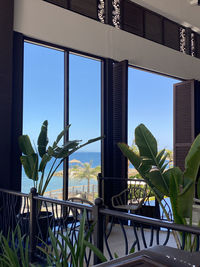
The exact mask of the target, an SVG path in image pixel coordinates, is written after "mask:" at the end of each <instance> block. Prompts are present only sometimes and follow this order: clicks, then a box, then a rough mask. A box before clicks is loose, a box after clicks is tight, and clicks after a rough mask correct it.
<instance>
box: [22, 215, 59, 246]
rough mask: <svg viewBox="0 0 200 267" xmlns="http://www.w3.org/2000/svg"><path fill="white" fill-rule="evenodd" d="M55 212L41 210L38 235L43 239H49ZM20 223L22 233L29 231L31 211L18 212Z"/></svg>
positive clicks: (37, 225) (37, 229) (37, 228)
mask: <svg viewBox="0 0 200 267" xmlns="http://www.w3.org/2000/svg"><path fill="white" fill-rule="evenodd" d="M53 219H54V217H53V213H52V212H46V211H41V212H40V213H39V216H38V218H37V220H36V222H33V223H36V236H37V237H38V238H39V239H42V240H43V241H47V239H48V228H49V227H50V228H52V226H53ZM18 220H19V224H20V226H21V231H22V235H24V234H28V233H29V221H30V212H26V213H23V214H18Z"/></svg>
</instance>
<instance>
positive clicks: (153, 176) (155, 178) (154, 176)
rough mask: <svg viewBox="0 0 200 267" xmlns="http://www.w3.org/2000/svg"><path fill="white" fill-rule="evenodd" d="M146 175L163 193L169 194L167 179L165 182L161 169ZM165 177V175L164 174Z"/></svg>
mask: <svg viewBox="0 0 200 267" xmlns="http://www.w3.org/2000/svg"><path fill="white" fill-rule="evenodd" d="M146 176H147V177H148V178H149V179H150V181H151V183H152V184H153V185H154V187H156V188H157V189H158V190H159V191H160V192H161V193H162V194H163V195H166V196H168V195H169V190H168V187H166V183H167V181H166V183H164V182H163V179H162V177H161V174H160V172H159V171H157V170H155V171H151V172H149V173H148V174H147V175H146ZM163 177H165V176H164V175H163Z"/></svg>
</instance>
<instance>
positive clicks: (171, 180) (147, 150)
mask: <svg viewBox="0 0 200 267" xmlns="http://www.w3.org/2000/svg"><path fill="white" fill-rule="evenodd" d="M135 142H136V145H137V147H138V150H139V154H136V153H135V152H134V151H133V150H132V149H131V148H129V146H128V145H127V144H124V143H119V144H118V146H119V148H120V149H121V151H122V153H123V154H124V155H125V156H126V157H127V158H128V159H129V160H130V162H131V163H132V164H133V166H134V167H135V169H136V170H137V171H138V173H139V174H140V175H141V176H142V178H143V179H144V180H145V181H146V183H147V184H148V185H149V186H150V188H151V189H152V191H153V192H154V194H155V196H156V198H157V200H158V202H159V203H160V205H161V207H162V209H163V211H164V213H165V216H166V218H167V219H168V220H170V218H169V216H168V213H167V211H166V210H165V208H164V206H163V204H162V199H163V197H164V196H167V197H169V198H170V202H171V207H172V211H173V217H174V222H175V223H177V224H184V225H192V221H193V220H192V217H193V214H194V212H192V211H193V202H194V201H193V198H194V195H195V183H196V179H197V175H198V170H199V166H200V135H198V136H197V137H196V139H195V140H194V142H193V144H192V145H191V148H190V150H189V152H188V154H187V156H186V158H185V171H184V172H182V171H181V170H180V168H179V167H170V166H169V162H167V156H168V155H167V153H166V151H165V149H163V150H161V151H158V147H157V141H156V139H155V137H154V136H153V135H152V133H151V132H150V131H149V130H148V129H147V128H146V127H145V125H143V124H140V125H139V126H138V127H137V128H136V129H135ZM199 224H200V222H198V225H199ZM174 237H175V240H176V242H177V246H178V247H180V246H181V244H180V239H181V238H182V235H180V239H179V238H178V236H177V234H176V233H174ZM196 241H197V240H195V239H192V236H191V235H189V234H188V235H187V236H186V246H185V249H187V250H191V251H192V250H195V244H196Z"/></svg>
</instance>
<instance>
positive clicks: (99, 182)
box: [97, 173, 103, 198]
mask: <svg viewBox="0 0 200 267" xmlns="http://www.w3.org/2000/svg"><path fill="white" fill-rule="evenodd" d="M97 181H98V196H99V197H100V198H102V197H103V193H102V174H101V173H98V176H97Z"/></svg>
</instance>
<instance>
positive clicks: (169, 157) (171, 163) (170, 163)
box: [165, 149, 173, 168]
mask: <svg viewBox="0 0 200 267" xmlns="http://www.w3.org/2000/svg"><path fill="white" fill-rule="evenodd" d="M165 151H166V154H167V158H166V159H167V160H168V162H169V167H170V168H171V167H173V151H172V150H170V149H165Z"/></svg>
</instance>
